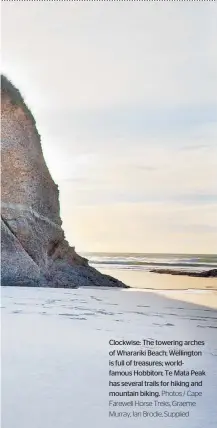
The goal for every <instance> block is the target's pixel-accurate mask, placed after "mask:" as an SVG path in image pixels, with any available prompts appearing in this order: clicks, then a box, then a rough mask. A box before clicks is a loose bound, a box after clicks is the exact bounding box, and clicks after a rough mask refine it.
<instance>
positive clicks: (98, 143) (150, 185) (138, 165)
mask: <svg viewBox="0 0 217 428" xmlns="http://www.w3.org/2000/svg"><path fill="white" fill-rule="evenodd" d="M1 9H2V59H3V61H2V64H3V65H2V68H3V71H4V72H5V73H6V74H7V75H8V77H9V78H11V79H12V81H13V82H14V83H15V84H16V85H17V86H18V87H19V88H20V90H21V91H22V93H23V95H24V96H25V98H26V101H27V103H28V104H29V106H30V108H31V109H32V111H33V113H34V115H35V118H36V121H37V124H38V128H39V131H40V133H41V136H42V146H43V150H44V154H45V158H46V161H47V163H48V166H49V168H50V170H51V173H52V175H53V177H54V179H55V181H56V182H57V183H58V184H59V188H60V201H61V213H62V216H63V224H64V227H65V230H66V235H67V237H68V239H69V241H70V242H71V243H72V244H75V246H76V247H77V248H78V250H90V251H91V250H92V251H94V250H96V251H97V250H98V251H100V250H102V251H107V250H110V251H138V252H142V251H144V252H151V251H153V252H154V251H156V252H160V251H162V252H172V251H174V252H201V253H204V252H216V250H217V172H216V171H217V143H216V141H217V55H216V46H215V44H216V36H217V25H216V24H217V11H216V7H215V4H213V3H212V2H210V3H207V2H197V3H195V2H192V3H190V2H188V3H179V2H176V3H175V2H171V3H164V2H162V3H157V2H156V3H154V2H153V3H152V2H150V3H149V2H147V3H146V2H144V3H134V2H131V3H129V2H126V3H122V2H121V3H118V2H117V3H113V2H111V3H97V2H95V3H82V2H81V3H72V2H71V3H69V2H65V3H64V2H60V3H58V2H56V3H49V2H47V3H44V2H19V3H18V2H16V3H14V2H4V3H3V4H2V6H1Z"/></svg>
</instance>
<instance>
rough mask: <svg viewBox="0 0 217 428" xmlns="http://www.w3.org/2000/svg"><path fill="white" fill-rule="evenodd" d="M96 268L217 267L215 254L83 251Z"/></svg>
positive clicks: (136, 269)
mask: <svg viewBox="0 0 217 428" xmlns="http://www.w3.org/2000/svg"><path fill="white" fill-rule="evenodd" d="M83 255H84V256H85V257H87V258H88V259H89V262H90V265H91V266H93V267H95V268H97V269H100V270H101V269H121V270H134V271H146V272H148V271H151V270H152V269H157V268H160V269H163V268H165V269H173V270H190V271H201V270H209V269H214V268H217V254H171V253H168V254H154V253H83Z"/></svg>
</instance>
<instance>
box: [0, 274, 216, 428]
mask: <svg viewBox="0 0 217 428" xmlns="http://www.w3.org/2000/svg"><path fill="white" fill-rule="evenodd" d="M153 275H154V274H153ZM155 278H157V275H155ZM160 278H161V280H162V277H160ZM176 279H177V278H175V279H174V278H172V279H171V280H172V281H173V283H174V280H176ZM194 280H195V278H189V279H188V282H189V283H191V282H192V284H193V282H194ZM182 281H183V278H182ZM197 281H203V280H202V279H197ZM209 282H210V280H209ZM211 282H212V281H211ZM211 282H210V283H211ZM183 295H187V296H188V300H189V302H185V301H184V300H187V298H186V297H185V298H183ZM215 295H216V291H214V290H213V289H212V290H207V289H203V290H199V289H198V288H197V289H195V290H192V289H191V290H189V289H188V290H187V289H186V290H184V291H183V290H181V291H180V290H178V291H175V290H174V287H173V290H163V289H161V290H155V291H153V290H149V291H148V290H139V289H138V288H137V289H135V288H134V289H132V290H119V289H98V288H97V289H96V288H83V289H48V288H46V289H45V288H18V287H3V288H2V426H3V427H4V428H14V427H15V426H16V427H17V428H29V427H31V428H59V427H61V428H72V427H73V426H75V427H81V428H83V427H86V426H94V427H95V428H101V427H102V426H103V427H104V428H128V427H129V428H132V427H133V428H134V427H135V428H136V427H138V428H140V427H141V428H142V427H144V426H145V425H146V424H147V423H148V426H149V427H152V428H159V424H160V426H161V427H162V428H168V426H172V427H173V428H183V426H188V428H214V427H216V423H217V416H216V389H217V364H216V362H217V310H216V308H214V306H215V305H214V296H215ZM198 296H200V299H201V303H202V301H203V302H204V304H203V305H202V304H198V301H197V299H198ZM201 296H202V297H201ZM208 296H209V298H208ZM181 297H182V298H181ZM200 299H199V300H200ZM206 299H208V300H207V302H206ZM190 300H192V302H190ZM193 300H194V301H195V302H194V303H193ZM208 302H209V303H208ZM143 338H144V339H151V338H152V339H159V340H201V341H203V340H204V341H205V347H204V350H203V356H202V357H201V358H200V359H194V361H193V360H192V361H193V362H192V364H193V365H194V367H196V368H198V369H205V370H206V377H205V380H204V386H203V388H202V391H203V397H199V398H198V404H197V406H196V407H195V408H192V410H191V416H190V417H189V418H188V420H183V418H176V419H172V420H171V419H168V418H162V419H159V418H148V420H147V419H144V418H140V419H136V418H135V419H126V418H113V417H112V418H111V417H109V410H111V409H109V405H108V402H109V396H108V394H109V386H108V382H109V376H108V370H109V351H110V350H111V347H110V346H109V340H110V339H115V340H119V339H125V340H130V339H133V340H141V339H143ZM126 349H129V348H126ZM113 410H114V409H113ZM119 410H120V409H119Z"/></svg>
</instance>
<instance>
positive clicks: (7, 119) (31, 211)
mask: <svg viewBox="0 0 217 428" xmlns="http://www.w3.org/2000/svg"><path fill="white" fill-rule="evenodd" d="M1 167H2V168H1V171H2V172H1V214H2V226H1V227H2V236H1V243H2V247H1V260H2V265H1V266H2V285H25V286H31V285H34V286H37V285H39V286H52V287H76V286H82V285H99V286H100V285H101V286H124V284H122V283H121V282H119V281H117V280H115V279H114V278H112V277H109V276H107V275H102V274H100V273H99V272H98V271H97V270H95V269H93V268H92V267H90V266H88V261H87V260H86V259H85V258H83V257H81V256H79V255H78V254H77V253H76V252H75V250H74V248H73V247H70V246H69V245H68V242H67V241H66V240H65V236H64V232H63V230H62V228H61V224H62V222H61V218H60V209H59V194H58V187H57V185H56V184H55V183H54V181H53V179H52V177H51V175H50V173H49V170H48V168H47V165H46V163H45V160H44V157H43V153H42V148H41V143H40V136H39V133H38V131H37V128H36V124H35V120H34V118H33V116H32V114H31V112H30V110H29V109H28V107H27V106H26V105H25V103H24V100H23V98H22V96H21V95H20V93H19V91H18V90H17V89H16V88H15V87H14V86H13V85H12V83H11V82H10V81H9V80H8V79H7V78H6V77H5V76H2V77H1Z"/></svg>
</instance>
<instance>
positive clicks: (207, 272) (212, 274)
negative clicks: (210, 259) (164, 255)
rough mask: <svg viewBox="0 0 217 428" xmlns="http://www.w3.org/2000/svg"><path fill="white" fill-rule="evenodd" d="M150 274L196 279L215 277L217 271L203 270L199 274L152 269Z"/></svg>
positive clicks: (186, 271)
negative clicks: (183, 276)
mask: <svg viewBox="0 0 217 428" xmlns="http://www.w3.org/2000/svg"><path fill="white" fill-rule="evenodd" d="M151 272H154V273H162V274H168V275H185V276H196V277H201V278H214V277H217V269H210V270H203V271H200V272H192V271H188V270H172V269H153V270H151Z"/></svg>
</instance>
